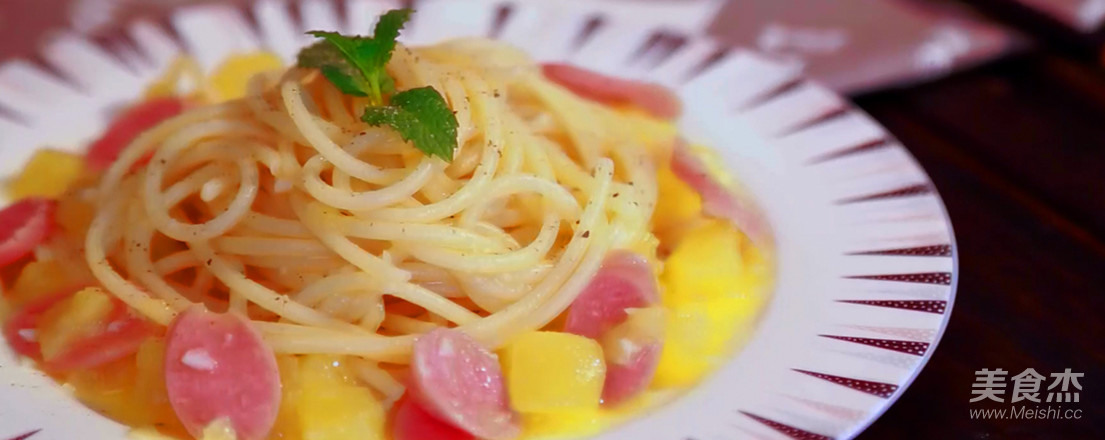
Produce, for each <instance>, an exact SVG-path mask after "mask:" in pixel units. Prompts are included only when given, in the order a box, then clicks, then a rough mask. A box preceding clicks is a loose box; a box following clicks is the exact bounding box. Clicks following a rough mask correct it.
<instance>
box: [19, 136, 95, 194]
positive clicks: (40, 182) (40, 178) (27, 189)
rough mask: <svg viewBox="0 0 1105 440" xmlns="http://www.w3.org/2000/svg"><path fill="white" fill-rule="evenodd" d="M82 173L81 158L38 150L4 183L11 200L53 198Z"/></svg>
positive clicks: (53, 151)
mask: <svg viewBox="0 0 1105 440" xmlns="http://www.w3.org/2000/svg"><path fill="white" fill-rule="evenodd" d="M82 173H84V158H82V157H80V156H78V155H75V154H72V153H66V152H64V151H57V150H49V149H44V150H38V151H37V152H35V154H34V155H33V156H31V160H30V161H28V162H27V165H25V166H24V167H23V172H22V173H20V174H19V176H18V177H16V178H15V180H12V182H11V183H9V184H8V195H9V196H11V198H12V199H14V200H19V199H23V198H27V197H46V198H55V197H58V196H60V195H62V194H63V193H65V190H67V189H69V185H70V184H72V183H73V182H75V181H76V180H77V179H79V178H80V177H81V174H82Z"/></svg>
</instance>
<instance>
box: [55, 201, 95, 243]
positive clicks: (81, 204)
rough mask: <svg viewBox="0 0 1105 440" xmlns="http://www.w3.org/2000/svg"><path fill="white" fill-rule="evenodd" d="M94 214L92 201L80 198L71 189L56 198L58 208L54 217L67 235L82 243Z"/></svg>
mask: <svg viewBox="0 0 1105 440" xmlns="http://www.w3.org/2000/svg"><path fill="white" fill-rule="evenodd" d="M95 216H96V207H95V206H93V205H92V202H90V201H87V200H84V199H82V198H81V197H79V196H78V195H77V194H75V193H74V192H72V191H71V192H69V193H68V194H66V195H64V196H62V197H61V198H60V199H58V210H57V214H55V215H54V218H55V220H56V221H57V224H58V226H60V227H61V230H62V231H64V232H65V234H66V235H67V236H69V237H70V238H73V239H76V240H80V241H81V242H82V243H83V242H84V236H85V234H86V233H87V232H88V227H89V225H91V224H92V219H93V218H95Z"/></svg>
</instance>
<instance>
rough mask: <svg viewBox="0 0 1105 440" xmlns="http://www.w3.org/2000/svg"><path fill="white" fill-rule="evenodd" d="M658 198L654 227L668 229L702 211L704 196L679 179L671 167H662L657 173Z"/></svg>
mask: <svg viewBox="0 0 1105 440" xmlns="http://www.w3.org/2000/svg"><path fill="white" fill-rule="evenodd" d="M656 183H657V185H658V198H657V201H656V210H655V214H653V216H652V229H653V230H655V231H667V230H670V229H672V228H675V227H677V226H679V225H682V224H685V223H687V222H690V221H692V220H694V219H696V218H698V217H699V215H701V213H702V196H700V195H698V192H696V191H695V190H694V188H691V186H690V185H687V183H686V182H683V180H681V179H679V177H677V176H676V175H675V173H674V172H672V170H671V168H669V167H666V166H664V167H660V169H659V171H657V173H656Z"/></svg>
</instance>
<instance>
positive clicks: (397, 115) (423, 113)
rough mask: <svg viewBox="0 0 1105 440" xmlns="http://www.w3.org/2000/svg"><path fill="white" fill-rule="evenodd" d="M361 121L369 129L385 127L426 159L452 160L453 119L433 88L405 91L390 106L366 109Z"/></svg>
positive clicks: (454, 133) (454, 136) (454, 135)
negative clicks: (395, 132)
mask: <svg viewBox="0 0 1105 440" xmlns="http://www.w3.org/2000/svg"><path fill="white" fill-rule="evenodd" d="M361 119H362V120H363V121H365V122H367V123H368V124H369V125H372V126H377V127H379V126H383V125H387V126H390V127H392V128H394V129H395V131H398V132H399V135H400V136H402V137H403V139H404V140H407V141H409V142H411V143H413V144H414V147H415V148H418V149H419V150H421V151H422V152H423V153H426V155H427V156H437V157H440V158H442V159H444V160H445V161H447V162H448V161H452V160H453V151H454V150H456V148H457V127H458V126H459V124H458V123H457V117H456V115H454V114H453V111H452V110H451V109H449V104H448V103H446V102H445V98H443V97H442V96H441V94H440V93H438V92H437V90H434V88H433V87H422V88H417V89H411V90H406V91H403V92H400V93H398V94H396V95H395V96H393V97H391V105H389V106H386V107H369V108H367V109H365V113H364V116H362V117H361Z"/></svg>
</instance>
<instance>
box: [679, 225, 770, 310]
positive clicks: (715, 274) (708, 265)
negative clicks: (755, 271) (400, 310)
mask: <svg viewBox="0 0 1105 440" xmlns="http://www.w3.org/2000/svg"><path fill="white" fill-rule="evenodd" d="M741 244H742V236H741V233H740V232H739V231H737V229H736V228H735V227H733V225H732V224H730V223H729V222H726V221H721V220H715V221H710V222H707V223H705V224H703V225H702V226H700V227H698V228H696V229H694V230H692V231H691V232H690V233H688V234H687V236H686V237H684V238H683V241H682V242H680V243H679V245H678V246H676V248H675V250H674V251H673V252H672V254H671V256H669V257H668V259H667V261H666V262H665V265H664V272H663V274H661V277H660V279H661V282H662V283H663V284H664V286H665V287H666V289H665V291H664V293H663V295H662V297H663V303H664V305H666V306H668V307H678V306H680V305H684V304H688V303H692V302H700V301H710V300H715V299H720V298H727V297H733V296H739V295H743V294H747V293H749V292H746V291H742V290H741V288H742V286H741V283H740V281H741V273H742V272H743V271H744V270H745V263H744V259H743V258H742V255H741Z"/></svg>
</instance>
